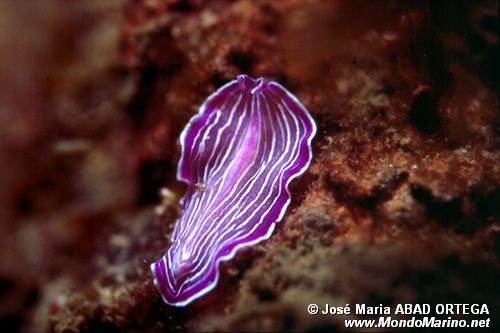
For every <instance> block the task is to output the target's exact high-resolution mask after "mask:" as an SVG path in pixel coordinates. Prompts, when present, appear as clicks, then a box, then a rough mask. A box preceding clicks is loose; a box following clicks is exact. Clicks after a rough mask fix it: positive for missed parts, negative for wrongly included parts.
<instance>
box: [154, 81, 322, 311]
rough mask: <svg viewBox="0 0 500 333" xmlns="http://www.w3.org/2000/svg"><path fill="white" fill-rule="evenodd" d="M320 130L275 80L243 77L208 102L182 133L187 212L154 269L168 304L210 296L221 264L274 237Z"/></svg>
mask: <svg viewBox="0 0 500 333" xmlns="http://www.w3.org/2000/svg"><path fill="white" fill-rule="evenodd" d="M315 133H316V125H315V123H314V120H313V119H312V117H311V116H310V115H309V113H308V112H307V110H306V109H305V107H304V106H303V105H302V104H301V103H300V102H299V100H298V99H297V98H296V97H295V96H293V95H292V94H291V93H290V92H288V91H287V90H286V89H285V88H283V87H282V86H281V85H280V84H278V83H276V82H268V83H267V82H265V81H264V79H263V78H259V79H257V80H254V79H252V78H250V77H248V76H246V75H240V76H238V78H237V80H234V81H231V82H229V83H227V84H226V85H224V86H223V87H221V88H220V89H219V90H217V91H216V92H215V93H214V94H212V95H211V96H210V97H208V99H207V100H206V101H205V103H204V104H203V105H202V106H201V108H200V111H199V113H198V114H197V115H195V116H194V117H193V118H191V120H190V121H189V123H188V125H187V126H186V128H185V129H184V131H183V132H182V134H181V139H180V140H181V145H182V154H181V158H180V160H179V166H178V169H177V178H178V179H179V180H181V181H184V182H186V183H187V184H188V190H187V192H186V195H185V196H184V197H183V199H181V204H182V205H183V207H184V213H183V215H182V216H181V217H180V218H179V220H178V221H177V223H176V225H175V228H174V232H173V235H172V244H171V247H170V248H169V249H168V251H167V253H166V254H165V255H164V256H163V257H162V259H161V260H159V261H157V262H155V263H153V264H151V271H152V272H153V275H154V283H155V285H156V286H157V288H158V289H159V290H160V293H161V295H162V297H163V299H164V301H165V302H166V303H168V304H171V305H175V306H184V305H187V304H188V303H190V302H191V301H193V300H195V299H196V298H199V297H201V296H203V295H204V294H206V293H207V292H209V291H210V290H212V289H213V288H214V287H215V285H216V284H217V280H218V276H219V270H218V266H219V263H220V262H221V261H225V260H229V259H231V258H233V257H234V255H235V254H236V251H237V250H238V249H240V248H242V247H246V246H251V245H254V244H256V243H258V242H260V241H262V240H265V239H267V238H269V237H270V236H271V233H272V232H273V230H274V227H275V223H276V222H278V221H280V220H281V219H282V218H283V215H284V213H285V210H286V208H287V207H288V205H289V203H290V193H289V191H288V185H289V183H290V181H291V180H292V179H294V178H295V177H297V176H299V175H300V174H302V173H303V172H304V171H305V170H306V169H307V167H308V166H309V163H310V161H311V157H312V152H311V140H312V138H313V137H314V135H315Z"/></svg>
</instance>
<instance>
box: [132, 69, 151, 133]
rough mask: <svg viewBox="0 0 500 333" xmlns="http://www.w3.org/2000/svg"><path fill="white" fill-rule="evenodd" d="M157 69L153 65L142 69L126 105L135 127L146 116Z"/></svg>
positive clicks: (140, 124)
mask: <svg viewBox="0 0 500 333" xmlns="http://www.w3.org/2000/svg"><path fill="white" fill-rule="evenodd" d="M157 78H158V71H157V69H156V67H154V66H147V67H145V68H144V69H143V70H142V73H141V78H140V80H139V83H138V85H137V86H138V87H139V88H138V90H137V93H136V94H135V96H134V97H133V99H132V101H131V102H130V104H129V106H128V114H129V116H130V117H131V118H132V120H133V122H134V125H135V127H136V128H139V127H141V126H142V124H143V122H144V118H145V116H146V110H147V107H148V106H149V103H150V102H151V99H152V97H153V94H154V87H155V83H156V81H157Z"/></svg>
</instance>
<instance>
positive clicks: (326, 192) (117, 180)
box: [0, 0, 500, 332]
mask: <svg viewBox="0 0 500 333" xmlns="http://www.w3.org/2000/svg"><path fill="white" fill-rule="evenodd" d="M497 12H498V2H497V1H479V2H468V1H453V4H452V3H451V2H450V1H423V2H401V1H387V2H368V1H351V2H346V1H321V0H318V1H308V2H304V1H296V0H286V1H263V0H262V1H245V0H239V1H198V0H141V1H135V0H130V1H123V2H122V1H116V2H115V1H104V2H100V1H89V2H68V3H64V4H63V5H61V4H59V5H57V6H56V5H53V4H50V3H49V4H38V3H35V2H27V3H24V2H23V3H22V4H20V3H19V2H13V1H12V2H11V1H5V2H2V3H1V4H0V16H1V18H2V19H1V20H0V22H2V23H1V25H2V27H3V29H0V46H1V49H2V50H12V52H11V53H9V52H6V51H2V52H0V69H1V71H2V73H3V78H2V79H0V84H1V86H2V89H0V108H1V109H2V110H3V111H2V112H1V113H0V120H1V121H0V129H1V131H0V159H1V163H0V168H1V169H0V208H1V209H0V218H1V221H2V222H1V223H0V228H1V229H0V230H1V233H0V252H1V253H2V256H1V257H0V259H1V261H0V263H1V265H0V268H1V269H0V323H1V324H2V327H6V328H10V329H14V330H15V329H17V330H19V329H24V330H30V331H33V330H35V331H55V332H82V331H93V330H99V331H117V330H139V331H186V330H206V331H236V330H266V331H269V330H294V331H297V330H299V331H300V330H313V329H330V328H331V329H337V330H345V327H344V323H343V320H342V319H347V317H346V318H344V317H337V316H311V315H308V314H307V305H308V304H309V303H317V304H325V303H328V304H331V305H338V306H343V305H345V304H350V305H354V304H355V303H366V304H369V305H379V304H384V305H394V304H397V303H453V302H454V303H488V305H489V306H490V309H491V311H492V312H493V311H496V312H494V314H492V315H491V318H492V319H491V321H492V325H500V324H499V321H500V320H499V318H498V315H496V314H497V313H498V311H497V310H498V309H500V303H499V300H498V295H499V294H500V290H499V288H500V287H499V285H498V280H499V278H500V264H499V262H498V260H499V256H500V236H499V235H500V213H499V209H498V202H500V154H499V149H498V148H499V112H498V109H499V100H498V77H499V75H498V36H497V34H495V33H494V27H495V24H498V23H497V22H498V16H497ZM19 22H24V23H23V25H20V24H19ZM7 28H11V29H12V28H13V29H15V30H17V32H18V33H17V34H16V36H15V38H13V36H11V35H9V34H8V33H6V31H8V29H7ZM492 29H493V30H492ZM239 73H245V74H249V75H252V76H264V77H265V78H268V79H272V80H276V81H278V82H280V83H282V84H284V85H285V86H287V88H289V89H290V90H291V91H293V92H294V93H295V94H296V95H297V96H298V97H299V98H300V99H301V101H303V103H304V104H305V105H306V106H307V108H308V109H309V110H310V112H311V114H312V115H313V116H314V118H315V120H316V122H317V124H318V135H317V137H316V139H315V141H314V159H313V161H312V164H311V167H310V169H309V171H308V172H307V173H306V174H305V175H304V176H303V177H301V178H300V180H298V181H297V182H295V183H294V184H293V188H292V193H293V202H292V205H291V206H290V208H289V210H288V212H287V214H286V216H285V218H284V220H283V221H282V222H281V223H280V224H279V226H278V227H277V229H276V231H275V233H274V235H273V236H272V237H271V238H270V239H269V240H268V241H266V242H264V243H262V244H259V245H257V246H255V247H253V248H249V249H245V250H243V251H240V253H239V254H238V256H237V258H236V259H235V260H232V261H231V262H226V263H223V265H222V267H223V269H222V275H221V279H220V281H219V284H218V287H217V288H216V289H215V290H214V291H213V292H211V293H210V294H208V295H206V296H205V297H203V298H201V299H199V300H197V301H195V302H194V303H193V304H191V305H189V306H188V307H185V308H172V307H168V306H166V305H165V304H164V303H163V302H162V300H161V297H160V296H159V294H158V292H157V291H156V290H155V289H154V287H153V286H152V278H151V275H150V273H149V263H150V262H152V261H153V260H155V259H157V258H158V257H160V256H161V255H162V254H163V253H164V252H165V250H166V249H167V247H168V245H169V236H170V233H171V231H172V228H173V225H174V223H175V220H176V218H177V216H178V214H179V213H180V209H179V206H178V205H177V200H178V198H179V197H180V196H181V195H182V193H183V190H184V188H183V185H182V184H179V183H178V182H176V180H175V172H176V163H177V158H178V154H179V147H178V142H177V140H178V137H179V134H180V131H181V130H182V128H183V126H184V125H185V123H186V122H187V121H188V119H189V118H190V117H191V116H192V115H193V114H194V113H195V112H196V111H197V109H198V107H199V105H200V104H201V103H202V101H203V100H204V99H205V98H206V96H208V95H209V94H210V93H211V92H213V91H214V90H215V89H216V88H217V87H219V86H220V85H222V84H223V83H225V82H227V81H229V80H232V79H234V77H235V76H236V75H237V74H239ZM161 188H167V189H168V190H164V191H163V192H162V193H163V194H162V195H160V190H161ZM157 206H159V207H157ZM493 309H496V310H493ZM348 318H356V316H355V315H351V316H349V317H348Z"/></svg>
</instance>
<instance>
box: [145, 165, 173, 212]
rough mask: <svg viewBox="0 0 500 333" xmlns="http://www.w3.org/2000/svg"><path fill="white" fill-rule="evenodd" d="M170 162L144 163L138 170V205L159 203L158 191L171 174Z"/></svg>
mask: <svg viewBox="0 0 500 333" xmlns="http://www.w3.org/2000/svg"><path fill="white" fill-rule="evenodd" d="M171 164H172V163H171V161H170V160H165V159H161V160H154V161H148V162H145V163H144V164H143V165H142V166H141V168H140V170H139V181H140V183H139V184H140V190H139V196H138V199H137V202H138V204H140V205H144V204H151V203H156V202H158V201H159V194H158V191H159V189H160V188H161V187H162V186H163V185H165V183H166V182H167V180H168V179H169V175H170V174H171V173H172V170H171Z"/></svg>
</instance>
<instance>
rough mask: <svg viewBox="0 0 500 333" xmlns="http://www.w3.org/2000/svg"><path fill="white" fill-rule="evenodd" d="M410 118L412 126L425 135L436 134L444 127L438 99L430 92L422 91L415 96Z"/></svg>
mask: <svg viewBox="0 0 500 333" xmlns="http://www.w3.org/2000/svg"><path fill="white" fill-rule="evenodd" d="M409 117H410V122H411V124H412V125H413V126H414V127H415V128H416V129H418V130H419V131H420V132H422V133H423V134H434V133H436V132H438V131H439V130H440V129H441V128H442V126H443V121H442V119H441V116H440V114H439V111H438V107H437V101H436V97H435V96H434V94H433V93H432V92H431V91H430V90H422V91H420V92H418V93H416V94H415V96H414V97H413V99H412V102H411V106H410V114H409Z"/></svg>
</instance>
